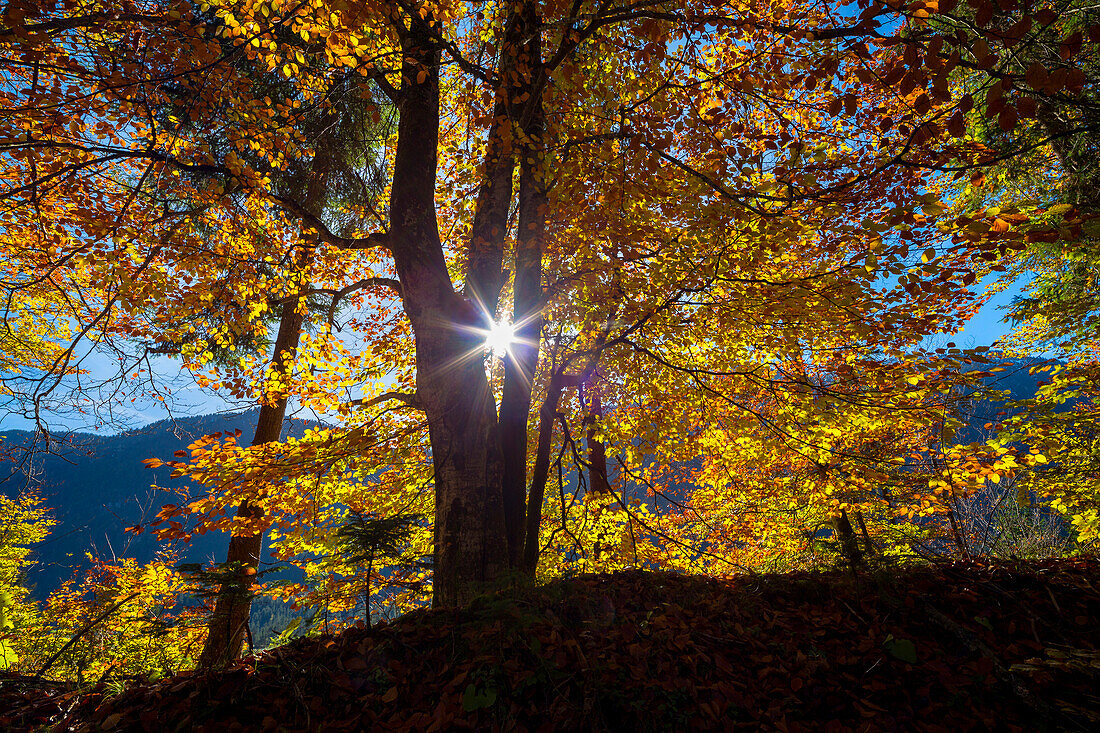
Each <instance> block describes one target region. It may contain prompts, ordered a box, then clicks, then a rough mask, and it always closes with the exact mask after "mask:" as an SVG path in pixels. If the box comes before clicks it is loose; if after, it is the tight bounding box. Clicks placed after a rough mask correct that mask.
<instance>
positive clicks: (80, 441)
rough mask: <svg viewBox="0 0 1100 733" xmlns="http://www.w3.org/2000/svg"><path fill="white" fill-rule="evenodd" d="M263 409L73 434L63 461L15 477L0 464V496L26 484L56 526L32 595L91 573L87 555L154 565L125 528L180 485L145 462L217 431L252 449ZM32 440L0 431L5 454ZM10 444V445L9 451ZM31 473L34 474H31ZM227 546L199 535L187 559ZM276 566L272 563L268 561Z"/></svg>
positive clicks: (145, 539) (294, 423)
mask: <svg viewBox="0 0 1100 733" xmlns="http://www.w3.org/2000/svg"><path fill="white" fill-rule="evenodd" d="M258 416H259V409H258V408H257V409H253V410H248V411H245V412H238V413H230V414H215V415H201V416H198V417H184V418H176V419H173V420H162V421H160V422H155V423H152V424H151V425H147V426H145V427H142V428H138V429H135V430H131V431H128V432H125V433H121V434H119V435H114V436H99V435H90V434H75V435H72V436H70V438H71V443H72V444H71V445H67V446H66V447H65V448H63V449H62V450H60V451H59V453H58V454H57V455H46V454H38V455H35V456H33V458H32V459H31V462H30V465H29V468H30V470H25V471H23V472H16V473H12V472H11V466H10V465H8V464H3V463H0V472H2V473H0V481H2V483H0V492H3V494H4V495H5V496H8V497H14V496H17V495H18V494H19V493H20V492H21V491H23V490H24V489H25V488H27V487H28V486H31V487H34V488H35V489H36V490H37V491H38V493H39V494H40V495H41V496H42V497H43V498H44V499H45V500H46V503H47V505H48V506H50V507H51V508H52V510H53V513H54V516H55V517H56V518H57V520H58V524H57V526H55V527H54V528H53V530H52V532H51V534H50V536H49V537H47V538H46V540H45V541H43V542H41V543H39V544H38V545H36V546H35V548H34V550H35V553H36V554H37V559H38V563H37V564H36V566H35V567H34V568H33V569H32V571H31V573H30V574H29V577H28V583H29V584H30V585H32V586H34V595H35V596H36V597H39V598H44V597H45V596H46V595H48V594H49V592H50V591H51V590H53V589H55V588H57V587H58V586H59V585H60V584H61V583H62V582H64V581H65V580H67V579H68V578H70V577H72V576H73V574H74V573H75V572H78V571H79V570H81V569H83V568H86V567H87V566H88V562H87V560H86V558H85V553H86V552H91V553H93V554H94V555H96V556H97V557H100V558H103V559H110V558H112V557H133V558H136V559H137V560H138V561H139V562H148V561H149V560H152V559H153V556H154V554H155V553H156V551H157V549H158V547H159V546H162V545H160V544H159V543H158V542H157V541H156V538H155V537H154V536H153V535H152V534H150V533H148V532H145V533H142V534H140V535H133V534H129V533H127V532H125V528H126V527H130V526H133V525H135V524H139V523H141V522H143V521H149V520H151V519H152V518H153V517H155V516H156V514H157V512H159V511H160V508H161V506H162V505H164V504H167V503H172V502H173V501H174V500H175V499H174V494H172V493H170V492H166V491H157V490H154V489H152V488H151V486H152V485H153V484H156V485H158V486H163V487H166V488H171V487H175V486H179V485H180V484H181V483H182V482H181V480H179V479H172V478H171V477H170V474H171V469H170V468H168V467H167V466H161V467H159V468H149V467H148V466H146V465H145V464H144V463H142V461H144V460H145V459H146V458H161V459H164V460H168V459H171V458H172V457H173V454H174V453H175V452H176V451H178V450H184V449H186V447H187V446H188V445H189V444H190V443H192V442H194V441H195V440H196V439H197V438H200V437H202V436H204V435H209V434H211V433H216V432H223V433H224V432H232V431H235V430H240V431H241V433H242V435H241V442H242V443H245V444H247V442H248V440H249V439H250V438H251V437H252V433H253V431H254V430H255V427H256V420H257V417H258ZM315 426H316V423H313V422H307V421H304V420H297V419H291V420H288V421H287V422H286V424H285V426H284V429H283V434H284V437H286V436H288V435H292V436H294V437H300V436H301V435H302V434H303V433H304V432H305V430H306V429H307V428H309V427H315ZM32 438H33V435H32V434H31V433H28V432H26V431H21V430H14V431H8V432H2V433H0V448H8V449H10V448H12V447H18V446H25V445H29V444H30V442H31V440H32ZM4 444H7V445H4ZM27 474H29V476H28V475H27ZM227 543H228V537H227V535H226V534H225V533H210V534H206V535H196V536H195V537H194V539H193V540H192V542H191V543H190V544H189V545H188V546H185V547H182V548H181V550H182V558H181V559H182V560H183V561H188V562H200V561H205V560H209V559H211V558H213V559H216V560H218V561H221V560H224V559H225V558H224V557H223V556H224V553H225V549H226V546H227ZM268 560H270V558H268Z"/></svg>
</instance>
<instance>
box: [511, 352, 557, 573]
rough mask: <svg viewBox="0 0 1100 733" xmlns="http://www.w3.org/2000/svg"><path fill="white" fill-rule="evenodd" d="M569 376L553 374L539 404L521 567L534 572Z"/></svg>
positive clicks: (536, 566) (537, 561)
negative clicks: (556, 424) (561, 403)
mask: <svg viewBox="0 0 1100 733" xmlns="http://www.w3.org/2000/svg"><path fill="white" fill-rule="evenodd" d="M565 379H566V377H565V376H564V375H562V374H559V373H558V372H554V373H553V374H552V375H551V376H550V385H549V386H548V387H547V390H546V398H545V399H544V400H543V401H542V406H541V407H540V408H539V433H538V442H537V444H536V446H535V465H534V466H533V467H532V469H531V491H530V492H529V493H528V495H527V517H526V522H525V526H524V541H523V561H522V563H521V564H520V568H521V569H522V570H523V572H525V573H527V574H528V575H534V574H535V570H537V569H538V564H539V549H540V548H539V528H540V527H541V526H542V501H543V497H544V496H545V495H546V480H547V478H548V477H549V475H550V448H551V446H552V443H553V439H554V420H555V418H556V417H557V412H558V402H559V401H560V400H561V392H562V388H563V387H564V386H565V383H564V380H565Z"/></svg>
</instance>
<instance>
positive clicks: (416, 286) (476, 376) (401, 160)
mask: <svg viewBox="0 0 1100 733" xmlns="http://www.w3.org/2000/svg"><path fill="white" fill-rule="evenodd" d="M411 23H412V27H411V29H409V30H407V31H405V32H404V33H403V39H402V40H403V45H404V48H403V51H404V61H403V64H402V79H403V84H402V89H401V103H400V110H401V117H400V122H399V125H398V142H397V151H396V154H395V157H394V176H393V186H392V189H391V198H390V232H389V234H390V241H391V243H392V244H391V246H392V251H393V257H394V262H395V264H396V266H397V274H398V277H399V278H400V280H401V286H402V293H403V296H404V304H405V312H406V314H407V315H408V316H409V320H410V321H411V323H412V327H413V332H414V334H415V338H416V370H417V377H416V379H417V400H418V402H419V404H420V406H421V407H422V408H423V409H424V412H425V414H426V416H427V420H428V432H429V436H430V440H431V446H432V462H433V465H434V468H435V552H434V560H435V569H434V581H433V603H434V605H436V606H456V605H462V604H465V603H467V602H468V601H470V600H471V599H472V598H473V597H475V596H476V595H478V594H479V593H481V592H484V591H485V590H486V589H487V588H488V587H490V586H491V585H492V583H493V582H494V581H495V579H496V578H497V577H498V576H499V575H500V574H501V573H503V572H504V571H505V570H506V569H507V567H508V553H507V544H506V540H505V532H504V511H503V507H502V492H501V455H500V436H499V431H498V428H497V414H496V405H495V403H494V401H493V396H492V393H491V391H490V389H489V384H488V380H487V379H486V376H485V369H484V364H483V358H484V356H483V349H482V344H481V341H482V337H481V336H480V335H478V334H477V333H476V332H475V329H477V328H480V327H483V326H484V321H483V316H482V314H480V313H479V312H478V307H477V306H476V305H474V304H472V303H471V302H470V301H468V300H466V299H464V298H462V297H461V296H460V295H459V294H457V293H456V292H455V290H454V287H453V285H452V283H451V279H450V275H449V273H448V271H447V263H446V261H445V260H444V257H443V248H442V245H441V242H440V237H439V230H438V227H437V222H436V208H435V176H436V154H437V148H438V144H439V58H440V52H439V48H438V46H437V44H436V42H435V40H434V36H433V33H432V29H431V28H430V27H429V26H428V25H427V22H426V21H422V20H420V19H418V18H417V17H413V18H412V20H411Z"/></svg>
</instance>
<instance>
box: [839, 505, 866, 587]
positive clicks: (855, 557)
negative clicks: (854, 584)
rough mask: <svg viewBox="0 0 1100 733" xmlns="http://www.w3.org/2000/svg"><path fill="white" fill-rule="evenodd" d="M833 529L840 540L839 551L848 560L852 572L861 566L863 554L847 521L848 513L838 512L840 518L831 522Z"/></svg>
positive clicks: (850, 524)
mask: <svg viewBox="0 0 1100 733" xmlns="http://www.w3.org/2000/svg"><path fill="white" fill-rule="evenodd" d="M833 527H834V528H835V529H836V532H837V535H838V537H839V538H840V549H841V552H843V553H844V557H845V558H846V559H847V560H848V565H849V566H851V568H852V572H855V571H856V569H857V568H859V567H861V566H862V565H863V552H862V551H861V550H860V549H859V540H858V539H856V533H855V530H854V529H853V528H852V523H851V521H849V519H848V512H847V511H845V510H844V509H841V510H840V516H839V517H837V518H836V519H834V520H833Z"/></svg>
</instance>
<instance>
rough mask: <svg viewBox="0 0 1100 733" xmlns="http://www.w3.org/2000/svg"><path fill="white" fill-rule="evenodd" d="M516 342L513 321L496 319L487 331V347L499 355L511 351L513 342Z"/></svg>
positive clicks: (504, 354)
mask: <svg viewBox="0 0 1100 733" xmlns="http://www.w3.org/2000/svg"><path fill="white" fill-rule="evenodd" d="M515 342H516V330H515V327H513V326H512V324H511V323H507V322H504V321H501V322H499V323H498V322H495V321H494V322H493V324H492V325H490V326H489V330H488V331H486V332H485V348H486V349H488V350H489V351H491V352H493V354H494V355H496V356H498V357H503V356H506V355H507V354H509V353H511V349H512V344H514V343H515Z"/></svg>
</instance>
